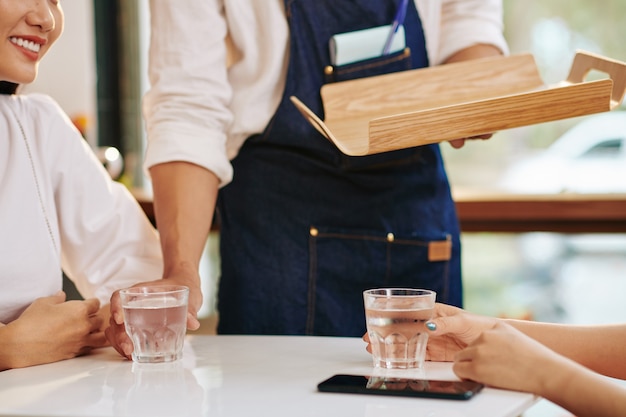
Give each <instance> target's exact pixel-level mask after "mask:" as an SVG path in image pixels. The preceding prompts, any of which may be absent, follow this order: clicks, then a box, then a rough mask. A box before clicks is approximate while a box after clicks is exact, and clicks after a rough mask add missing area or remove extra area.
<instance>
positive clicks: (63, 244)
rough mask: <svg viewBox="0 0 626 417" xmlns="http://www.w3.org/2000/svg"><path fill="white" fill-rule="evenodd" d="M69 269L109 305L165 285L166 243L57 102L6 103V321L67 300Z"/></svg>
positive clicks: (0, 165) (2, 106)
mask: <svg viewBox="0 0 626 417" xmlns="http://www.w3.org/2000/svg"><path fill="white" fill-rule="evenodd" d="M18 121H19V122H18ZM20 125H21V126H20ZM22 129H23V132H22ZM62 269H63V270H64V271H65V273H66V275H67V276H68V277H69V278H70V279H72V281H73V282H74V283H75V284H76V287H77V289H78V290H79V291H80V292H81V294H82V295H83V296H84V297H85V298H90V297H97V298H98V299H99V300H100V302H101V304H108V303H109V299H110V297H111V293H112V292H113V291H114V290H116V289H119V288H123V287H126V286H130V285H132V284H134V283H137V282H139V281H144V280H146V281H147V280H153V279H157V278H160V277H161V272H162V262H161V251H160V245H159V240H158V236H157V234H156V231H155V230H154V228H153V227H152V225H151V224H150V223H149V221H148V220H147V218H146V216H145V215H144V214H143V212H142V211H141V208H140V207H139V205H138V204H137V202H136V200H135V199H134V198H133V196H132V195H131V194H130V193H129V192H128V191H127V190H126V188H125V187H124V186H122V185H121V184H119V183H116V182H113V181H112V180H111V178H110V176H109V175H108V174H107V172H106V171H105V169H104V168H103V166H102V164H101V163H100V162H99V161H98V159H97V158H96V157H95V156H94V154H93V153H92V151H91V149H90V148H89V147H88V145H87V144H86V142H85V141H84V140H83V138H82V137H81V136H80V133H79V132H78V131H77V130H76V129H75V128H74V126H73V125H72V123H71V121H70V120H69V119H68V118H67V116H66V115H65V114H64V113H63V112H62V110H61V109H60V108H59V106H58V105H57V104H56V103H55V102H54V101H53V100H52V99H50V98H49V97H47V96H44V95H40V94H33V95H29V96H26V95H23V96H20V95H17V96H9V95H0V322H2V323H8V322H10V321H12V320H14V319H16V318H17V317H18V316H19V314H21V313H22V311H23V310H24V309H25V308H26V307H27V306H28V305H30V304H31V303H32V302H33V301H34V300H35V299H36V298H38V297H43V296H50V295H53V294H54V293H56V292H57V291H59V290H60V289H61V287H62V273H61V270H62Z"/></svg>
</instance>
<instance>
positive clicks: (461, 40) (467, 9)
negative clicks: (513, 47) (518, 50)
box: [418, 0, 509, 65]
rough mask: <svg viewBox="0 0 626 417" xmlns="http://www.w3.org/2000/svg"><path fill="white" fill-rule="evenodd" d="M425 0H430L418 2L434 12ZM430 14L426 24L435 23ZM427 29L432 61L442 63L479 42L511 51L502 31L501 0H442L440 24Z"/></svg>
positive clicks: (428, 11)
mask: <svg viewBox="0 0 626 417" xmlns="http://www.w3.org/2000/svg"><path fill="white" fill-rule="evenodd" d="M424 1H430V0H422V2H421V3H422V4H419V3H418V5H420V6H421V9H423V10H424V11H425V13H427V14H429V13H434V10H432V9H431V8H430V7H429V5H428V4H426V3H424ZM433 7H434V5H433ZM429 17H430V20H429V21H428V22H427V23H425V25H426V26H430V25H433V24H436V23H435V22H436V19H435V18H434V17H433V16H432V15H431V16H429ZM428 29H430V30H429V31H427V33H426V35H427V42H428V47H429V57H430V59H431V65H439V64H441V63H443V62H445V61H446V60H447V59H448V58H449V57H450V56H452V55H454V54H455V53H456V52H458V51H460V50H463V49H465V48H468V47H470V46H473V45H477V44H487V45H493V46H495V47H496V48H498V49H500V50H501V51H502V52H503V53H504V54H507V53H508V52H509V50H508V47H507V43H506V40H505V38H504V34H503V31H504V24H503V8H502V1H501V0H441V12H440V21H439V22H438V27H430V28H428ZM429 35H430V38H429Z"/></svg>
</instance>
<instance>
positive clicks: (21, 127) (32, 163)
mask: <svg viewBox="0 0 626 417" xmlns="http://www.w3.org/2000/svg"><path fill="white" fill-rule="evenodd" d="M8 107H9V109H11V113H13V117H14V118H15V121H16V122H17V125H18V126H19V128H20V132H21V133H22V139H23V140H24V145H25V146H26V152H27V153H28V159H29V160H30V167H31V170H32V173H33V179H34V181H35V188H36V189H37V197H38V198H39V206H40V207H41V212H42V213H43V217H44V219H45V221H46V226H47V227H48V234H49V235H50V240H51V241H52V246H53V247H54V249H55V250H56V252H57V253H59V248H58V246H57V243H56V240H54V234H53V233H52V226H51V224H50V218H49V217H48V212H47V211H46V206H45V204H44V203H43V197H42V196H41V186H40V185H39V178H38V177H37V171H36V170H35V162H34V161H33V154H32V152H31V150H30V144H29V143H28V140H27V139H26V133H25V132H24V126H22V123H21V122H20V119H19V118H18V117H17V113H16V112H15V110H14V109H13V108H12V107H11V106H8Z"/></svg>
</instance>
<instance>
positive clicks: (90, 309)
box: [83, 298, 100, 315]
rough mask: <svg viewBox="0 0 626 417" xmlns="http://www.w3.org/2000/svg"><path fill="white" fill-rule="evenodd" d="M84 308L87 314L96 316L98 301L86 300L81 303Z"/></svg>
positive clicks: (98, 306)
mask: <svg viewBox="0 0 626 417" xmlns="http://www.w3.org/2000/svg"><path fill="white" fill-rule="evenodd" d="M83 303H84V304H85V306H87V314H89V315H91V314H96V313H97V312H98V310H99V309H100V301H99V300H98V299H97V298H88V299H86V300H84V301H83Z"/></svg>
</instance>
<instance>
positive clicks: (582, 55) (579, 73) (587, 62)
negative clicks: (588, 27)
mask: <svg viewBox="0 0 626 417" xmlns="http://www.w3.org/2000/svg"><path fill="white" fill-rule="evenodd" d="M592 69H595V70H598V71H601V72H604V73H606V74H608V75H609V77H611V80H613V90H612V92H611V106H610V107H611V109H613V108H615V107H617V106H619V105H620V104H621V102H622V100H623V99H624V94H625V93H626V63H623V62H621V61H617V60H615V59H610V58H605V57H603V56H600V55H596V54H592V53H591V52H586V51H576V55H575V56H574V62H573V63H572V67H571V69H570V73H569V75H568V76H567V82H569V83H572V84H578V83H582V82H583V81H584V80H585V77H586V76H587V74H588V73H589V71H591V70H592Z"/></svg>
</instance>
